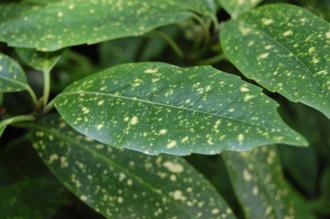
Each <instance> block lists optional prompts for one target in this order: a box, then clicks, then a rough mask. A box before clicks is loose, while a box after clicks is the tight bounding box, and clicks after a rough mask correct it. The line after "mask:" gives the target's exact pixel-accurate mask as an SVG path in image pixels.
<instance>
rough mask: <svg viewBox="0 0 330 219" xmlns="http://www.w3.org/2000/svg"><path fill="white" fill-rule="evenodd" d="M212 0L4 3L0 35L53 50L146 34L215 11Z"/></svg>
mask: <svg viewBox="0 0 330 219" xmlns="http://www.w3.org/2000/svg"><path fill="white" fill-rule="evenodd" d="M212 3H213V1H209V0H202V1H201V0H193V1H189V2H185V1H175V0H167V1H163V0H153V1H147V2H146V1H141V0H131V1H117V0H106V1H103V0H96V1H76V0H66V1H64V0H58V1H46V3H42V4H41V3H3V4H0V14H1V16H0V18H3V19H0V20H1V22H0V29H1V32H0V41H3V42H6V43H8V44H9V45H10V46H14V47H24V48H36V49H38V50H42V51H54V50H57V49H60V48H64V47H68V46H73V45H80V44H85V43H87V44H94V43H98V42H103V41H107V40H111V39H116V38H121V37H126V36H137V35H142V34H144V33H146V32H148V31H150V30H152V29H155V28H157V27H160V26H164V25H168V24H172V23H176V22H179V21H182V20H185V19H188V18H190V17H192V16H196V15H194V13H199V14H202V15H205V16H214V13H215V12H214V11H215V6H214V5H213V4H212Z"/></svg>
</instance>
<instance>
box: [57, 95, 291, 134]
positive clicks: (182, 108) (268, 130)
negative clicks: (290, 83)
mask: <svg viewBox="0 0 330 219" xmlns="http://www.w3.org/2000/svg"><path fill="white" fill-rule="evenodd" d="M81 93H84V94H87V95H88V94H90V95H101V96H109V97H112V98H119V99H124V100H130V101H136V102H142V103H146V104H151V105H158V106H161V107H167V108H173V109H176V110H187V111H190V112H194V113H200V114H204V115H208V116H214V117H220V118H224V119H228V120H232V121H235V122H238V123H243V124H246V125H248V126H252V127H255V128H260V129H263V130H265V131H267V132H270V133H271V134H273V132H271V130H270V129H268V128H267V127H264V126H258V125H256V124H253V123H248V122H246V121H243V120H239V119H236V118H231V117H228V116H224V115H223V114H214V113H209V112H204V111H200V110H196V109H191V108H186V107H178V106H174V105H168V104H164V103H159V102H152V101H149V100H143V99H140V98H135V97H134V98H132V97H126V96H120V95H113V94H109V93H102V92H96V91H76V92H65V93H63V94H60V95H59V96H58V97H61V96H65V95H68V96H69V95H80V94H81ZM58 97H57V98H58ZM55 105H56V101H55ZM277 133H279V132H277ZM280 134H281V135H283V136H286V137H288V138H289V139H292V138H291V137H290V136H287V135H284V134H283V133H280ZM293 140H294V139H293Z"/></svg>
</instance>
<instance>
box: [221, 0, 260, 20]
mask: <svg viewBox="0 0 330 219" xmlns="http://www.w3.org/2000/svg"><path fill="white" fill-rule="evenodd" d="M218 2H219V3H220V5H221V6H222V7H223V8H224V9H225V10H226V11H227V12H228V13H229V14H230V15H231V16H232V17H233V18H236V17H237V16H238V15H240V14H243V13H245V12H247V11H249V10H251V9H252V8H254V7H255V6H256V5H257V4H259V3H260V2H262V0H218Z"/></svg>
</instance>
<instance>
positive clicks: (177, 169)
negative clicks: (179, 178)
mask: <svg viewBox="0 0 330 219" xmlns="http://www.w3.org/2000/svg"><path fill="white" fill-rule="evenodd" d="M163 165H164V167H166V168H167V169H168V170H169V171H171V172H173V173H181V172H182V171H183V166H182V165H181V164H178V163H173V162H171V161H166V162H164V164H163Z"/></svg>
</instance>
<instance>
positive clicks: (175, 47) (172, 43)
mask: <svg viewBox="0 0 330 219" xmlns="http://www.w3.org/2000/svg"><path fill="white" fill-rule="evenodd" d="M151 34H154V35H157V36H159V37H160V38H162V39H163V40H164V41H165V42H166V43H168V45H169V46H170V47H171V48H172V49H173V51H174V52H175V54H176V55H177V56H178V57H179V58H181V59H182V58H183V57H184V54H183V51H182V49H181V48H180V46H179V45H178V44H177V43H176V42H175V41H174V40H173V39H172V37H171V36H169V35H168V34H166V33H164V32H162V31H158V30H154V31H152V32H151Z"/></svg>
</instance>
